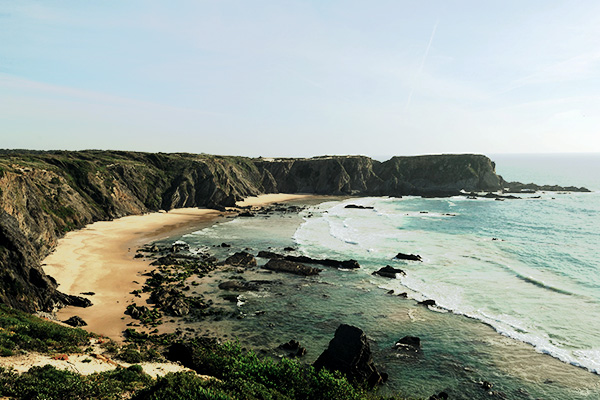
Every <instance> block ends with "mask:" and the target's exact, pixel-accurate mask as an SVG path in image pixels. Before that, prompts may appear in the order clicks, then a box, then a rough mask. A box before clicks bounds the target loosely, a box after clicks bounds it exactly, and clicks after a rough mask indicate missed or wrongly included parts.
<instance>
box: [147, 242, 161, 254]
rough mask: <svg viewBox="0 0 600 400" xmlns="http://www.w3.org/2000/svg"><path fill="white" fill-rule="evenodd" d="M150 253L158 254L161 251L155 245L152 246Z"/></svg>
mask: <svg viewBox="0 0 600 400" xmlns="http://www.w3.org/2000/svg"><path fill="white" fill-rule="evenodd" d="M149 251H150V252H151V253H158V252H159V251H160V249H159V248H158V246H157V245H155V244H154V245H152V247H150V250H149Z"/></svg>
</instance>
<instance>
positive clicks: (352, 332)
mask: <svg viewBox="0 0 600 400" xmlns="http://www.w3.org/2000/svg"><path fill="white" fill-rule="evenodd" d="M313 366H314V367H315V368H316V369H317V370H320V369H322V368H326V369H328V370H330V371H340V372H341V373H342V374H344V375H346V376H347V377H348V378H349V379H350V381H355V382H357V383H359V384H363V383H366V384H367V385H368V386H370V387H373V386H375V385H378V384H380V383H383V381H384V380H385V379H384V376H382V374H380V373H379V371H378V370H377V368H376V367H375V364H374V363H373V357H372V355H371V349H370V346H369V342H368V341H367V336H366V335H365V334H364V332H363V331H362V330H361V329H359V328H357V327H355V326H351V325H346V324H342V325H340V326H339V327H338V328H337V330H336V331H335V336H334V337H333V339H332V340H331V341H330V342H329V347H328V348H327V349H326V350H325V351H324V352H323V353H321V355H320V356H319V358H317V361H315V363H314V364H313Z"/></svg>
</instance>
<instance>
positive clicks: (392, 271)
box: [373, 265, 406, 279]
mask: <svg viewBox="0 0 600 400" xmlns="http://www.w3.org/2000/svg"><path fill="white" fill-rule="evenodd" d="M396 274H402V275H406V273H405V272H404V271H403V270H401V269H400V268H394V267H392V266H390V265H386V266H385V267H383V268H381V269H380V270H379V271H375V272H373V275H379V276H383V277H386V278H392V279H396Z"/></svg>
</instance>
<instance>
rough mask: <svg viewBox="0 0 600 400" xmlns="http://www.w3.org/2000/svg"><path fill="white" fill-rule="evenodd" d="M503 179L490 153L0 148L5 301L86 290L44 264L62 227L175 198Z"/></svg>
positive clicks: (170, 203) (347, 191)
mask: <svg viewBox="0 0 600 400" xmlns="http://www.w3.org/2000/svg"><path fill="white" fill-rule="evenodd" d="M504 184H506V183H505V182H504V181H503V179H502V178H501V177H499V176H497V175H496V173H495V171H494V164H493V163H492V162H491V161H490V160H489V159H488V158H487V157H485V156H479V155H443V156H423V157H394V158H392V159H391V160H388V161H386V162H383V163H381V162H378V161H375V160H372V159H370V158H368V157H361V156H335V157H316V158H311V159H262V158H260V159H251V158H245V157H221V156H212V155H204V154H200V155H193V154H162V153H158V154H151V153H137V152H119V151H80V152H63V151H53V152H35V151H9V150H5V151H0V277H2V279H1V281H0V302H3V303H6V304H10V305H11V306H13V307H16V308H20V309H23V310H27V311H33V310H49V309H52V308H54V307H60V306H62V305H64V304H71V303H78V302H79V301H80V299H77V298H72V297H69V296H65V295H63V294H61V293H59V292H58V291H57V290H56V282H54V281H53V279H52V278H50V277H47V276H46V275H45V274H44V273H43V271H42V269H41V267H40V265H39V264H40V260H41V259H43V258H44V257H45V256H46V255H47V254H48V253H49V252H50V251H51V250H52V249H53V248H54V246H56V243H57V240H58V238H60V237H61V236H62V235H63V234H64V233H65V232H67V231H70V230H73V229H79V228H81V227H83V226H85V225H86V224H89V223H91V222H94V221H98V220H109V219H112V218H118V217H122V216H125V215H131V214H139V213H143V212H148V211H156V210H159V209H166V210H168V209H171V208H176V207H223V206H233V205H234V204H235V202H236V201H237V200H241V199H242V198H244V197H247V196H253V195H258V194H261V193H277V192H281V193H316V194H333V195H390V196H399V195H444V194H457V193H458V191H459V190H461V189H464V190H466V191H472V190H498V189H501V188H502V187H503V185H504Z"/></svg>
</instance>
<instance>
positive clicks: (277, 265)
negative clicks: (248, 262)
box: [263, 259, 322, 276]
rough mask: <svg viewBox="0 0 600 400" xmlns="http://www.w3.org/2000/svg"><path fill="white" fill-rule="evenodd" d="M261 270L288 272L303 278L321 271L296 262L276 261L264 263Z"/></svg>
mask: <svg viewBox="0 0 600 400" xmlns="http://www.w3.org/2000/svg"><path fill="white" fill-rule="evenodd" d="M263 268H265V269H268V270H271V271H278V272H289V273H291V274H296V275H305V276H308V275H317V274H318V273H319V272H321V271H322V270H320V269H319V268H313V267H309V266H308V265H304V264H301V263H298V262H294V261H288V260H278V259H271V260H269V262H268V263H266V264H265V265H264V267H263Z"/></svg>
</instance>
